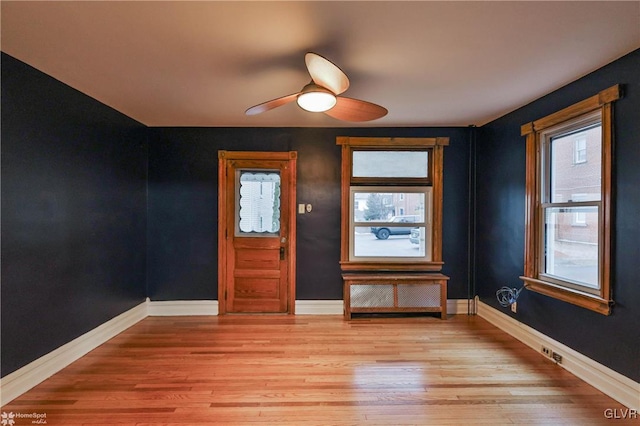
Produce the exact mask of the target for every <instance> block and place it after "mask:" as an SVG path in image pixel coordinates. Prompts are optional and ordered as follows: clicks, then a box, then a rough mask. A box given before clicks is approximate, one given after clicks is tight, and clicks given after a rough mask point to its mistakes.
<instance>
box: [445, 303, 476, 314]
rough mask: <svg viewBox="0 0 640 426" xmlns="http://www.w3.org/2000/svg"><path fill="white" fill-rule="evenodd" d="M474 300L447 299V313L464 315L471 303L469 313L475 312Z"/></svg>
mask: <svg viewBox="0 0 640 426" xmlns="http://www.w3.org/2000/svg"><path fill="white" fill-rule="evenodd" d="M475 303H476V302H475V300H473V299H471V300H467V299H449V300H447V315H466V314H467V313H468V311H469V304H471V309H472V311H471V314H473V313H475Z"/></svg>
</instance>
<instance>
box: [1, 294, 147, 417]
mask: <svg viewBox="0 0 640 426" xmlns="http://www.w3.org/2000/svg"><path fill="white" fill-rule="evenodd" d="M146 316H147V303H146V302H144V303H141V304H140V305H138V306H136V307H135V308H132V309H130V310H128V311H126V312H124V313H122V314H120V315H118V316H117V317H115V318H113V319H111V320H109V321H107V322H105V323H104V324H102V325H100V326H98V327H96V328H94V329H93V330H91V331H89V332H87V333H85V334H83V335H82V336H80V337H77V338H76V339H74V340H72V341H70V342H69V343H66V344H64V345H62V346H60V347H59V348H58V349H55V350H53V351H51V352H49V353H48V354H46V355H44V356H42V357H40V358H38V359H36V360H35V361H33V362H30V363H29V364H27V365H25V366H24V367H22V368H20V369H18V370H16V371H14V372H13V373H10V374H7V375H6V376H5V377H3V378H2V379H0V388H1V389H2V395H0V404H1V405H5V404H7V403H9V402H10V401H12V400H14V399H15V398H17V397H18V396H20V395H22V394H23V393H25V392H26V391H28V390H29V389H31V388H33V387H34V386H36V385H38V384H40V383H42V382H43V381H44V380H46V379H48V378H49V377H51V376H52V375H54V374H55V373H57V372H58V371H60V370H62V369H63V368H65V367H66V366H68V365H69V364H71V363H72V362H74V361H76V360H78V359H79V358H81V357H83V356H84V355H86V354H87V353H89V352H90V351H92V350H93V349H95V348H97V347H98V346H100V345H101V344H103V343H104V342H106V341H107V340H109V339H111V338H112V337H115V336H117V335H118V334H120V333H122V332H123V331H124V330H126V329H127V328H129V327H131V326H132V325H134V324H136V323H137V322H139V321H141V320H143V319H144V318H145V317H146Z"/></svg>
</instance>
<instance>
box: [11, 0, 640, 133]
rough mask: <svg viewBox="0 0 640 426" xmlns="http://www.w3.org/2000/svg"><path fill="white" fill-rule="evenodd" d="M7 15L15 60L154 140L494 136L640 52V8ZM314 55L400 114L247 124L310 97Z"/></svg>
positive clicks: (93, 5) (27, 6)
mask: <svg viewBox="0 0 640 426" xmlns="http://www.w3.org/2000/svg"><path fill="white" fill-rule="evenodd" d="M1 7H2V10H1V16H2V39H1V46H2V51H4V52H6V53H8V54H10V55H12V56H14V57H16V58H17V59H20V60H22V61H24V62H26V63H28V64H30V65H32V66H34V67H35V68H37V69H39V70H41V71H43V72H45V73H47V74H49V75H51V76H53V77H55V78H57V79H58V80H61V81H63V82H64V83H67V84H68V85H70V86H72V87H74V88H76V89H78V90H80V91H82V92H84V93H86V94H88V95H90V96H92V97H94V98H96V99H98V100H100V101H101V102H103V103H105V104H107V105H110V106H112V107H113V108H115V109H117V110H119V111H121V112H122V113H124V114H126V115H128V116H130V117H132V118H134V119H136V120H138V121H140V122H142V123H144V124H146V125H148V126H241V127H246V126H251V127H253V126H258V127H261V126H268V127H273V126H277V127H288V126H294V127H343V126H385V127H386V126H389V127H404V126H466V125H470V124H475V125H482V124H485V123H486V122H488V121H490V120H492V119H494V118H497V117H500V116H501V115H504V114H505V113H507V112H509V111H512V110H514V109H516V108H518V107H520V106H523V105H525V104H527V103H529V102H531V101H533V100H535V99H537V98H538V97H540V96H542V95H545V94H547V93H549V92H550V91H552V90H554V89H557V88H559V87H561V86H563V85H565V84H567V83H569V82H571V81H573V80H576V79H578V78H580V77H582V76H583V75H585V74H588V73H589V72H591V71H594V70H596V69H597V68H599V67H601V66H603V65H605V64H607V63H609V62H611V61H613V60H615V59H617V58H619V57H620V56H623V55H624V54H626V53H629V52H631V51H633V50H635V49H638V48H640V0H637V1H628V2H614V1H603V2H598V1H587V2H576V1H567V2H564V1H552V2H535V1H534V2H523V1H502V2H484V1H476V2H463V1H449V2H431V1H409V2H398V1H387V2H385V1H374V2H365V1H351V2H339V1H319V2H310V1H287V2H271V1H258V2H250V1H236V2H220V1H214V2H208V1H160V2H147V1H128V2H107V1H87V2H84V1H70V2H58V1H45V2H32V1H18V2H11V1H4V0H3V1H2V4H1ZM307 51H314V52H316V53H319V54H321V55H323V56H325V57H327V58H328V59H330V60H331V61H333V62H334V63H336V64H337V65H338V66H339V67H340V68H341V69H342V70H344V71H345V73H346V74H347V75H348V76H349V78H350V80H351V86H350V88H349V89H348V90H347V92H346V93H345V95H346V96H349V97H352V98H358V99H363V100H367V101H370V102H374V103H377V104H380V105H382V106H384V107H386V108H387V109H388V110H389V114H388V115H387V116H386V117H384V118H382V119H379V120H376V121H372V122H368V123H362V124H353V123H346V122H341V121H337V120H335V119H333V118H330V117H327V116H325V115H324V114H322V113H308V112H303V111H302V110H300V109H299V108H298V107H297V105H296V104H295V103H291V104H288V105H285V106H282V107H280V108H277V109H274V110H272V111H268V112H266V113H263V114H261V115H258V116H252V117H247V116H245V115H244V111H245V109H247V108H248V107H250V106H252V105H255V104H258V103H260V102H263V101H267V100H270V99H273V98H276V97H279V96H283V95H287V94H290V93H294V92H297V91H299V90H300V89H301V88H302V87H303V86H304V85H305V84H306V83H308V82H309V80H310V78H309V76H308V74H307V72H306V68H305V65H304V53H305V52H307ZM621 83H624V82H621ZM600 89H603V88H601V87H596V88H594V93H595V92H597V91H598V90H600Z"/></svg>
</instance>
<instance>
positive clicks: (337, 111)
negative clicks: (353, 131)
mask: <svg viewBox="0 0 640 426" xmlns="http://www.w3.org/2000/svg"><path fill="white" fill-rule="evenodd" d="M336 99H337V103H336V106H334V107H333V108H331V109H330V110H329V111H325V112H324V113H325V114H327V115H328V116H330V117H333V118H337V119H338V120H343V121H371V120H376V119H378V118H382V117H384V116H385V115H387V112H388V111H387V109H386V108H384V107H381V106H380V105H376V104H372V103H371V102H367V101H361V100H359V99H352V98H345V97H342V96H338V97H337V98H336Z"/></svg>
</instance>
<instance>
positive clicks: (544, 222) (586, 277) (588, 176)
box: [521, 86, 620, 315]
mask: <svg viewBox="0 0 640 426" xmlns="http://www.w3.org/2000/svg"><path fill="white" fill-rule="evenodd" d="M619 97H620V88H619V86H614V87H611V88H609V89H607V90H604V91H602V92H600V93H599V94H598V95H595V96H593V97H591V98H588V99H586V100H584V101H582V102H580V103H578V104H575V105H572V106H570V107H568V108H565V109H563V110H561V111H558V112H557V113H554V114H551V115H549V116H547V117H544V118H542V119H540V120H537V121H534V122H532V123H528V124H525V125H524V126H522V129H521V130H522V135H523V136H526V137H527V171H526V174H527V179H526V215H527V217H526V232H525V273H524V275H523V276H522V277H521V278H522V279H523V280H524V281H525V285H526V286H527V288H529V289H530V290H534V291H538V292H540V293H543V294H546V295H548V296H552V297H555V298H558V299H560V300H564V301H566V302H569V303H573V304H576V305H578V306H582V307H585V308H587V309H591V310H594V311H597V312H600V313H603V314H605V315H608V314H610V312H611V305H612V303H613V301H612V297H611V286H610V263H611V262H610V251H611V215H612V199H611V198H612V197H611V194H612V191H611V177H612V174H611V169H612V138H613V129H612V127H613V125H612V112H611V109H612V102H613V101H615V100H617V99H618V98H619Z"/></svg>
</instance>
